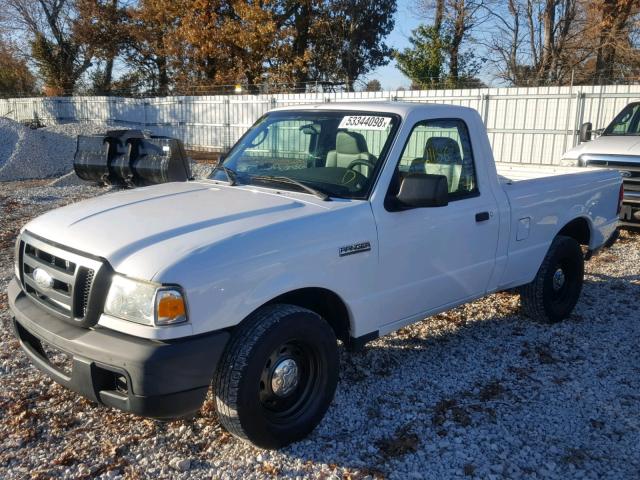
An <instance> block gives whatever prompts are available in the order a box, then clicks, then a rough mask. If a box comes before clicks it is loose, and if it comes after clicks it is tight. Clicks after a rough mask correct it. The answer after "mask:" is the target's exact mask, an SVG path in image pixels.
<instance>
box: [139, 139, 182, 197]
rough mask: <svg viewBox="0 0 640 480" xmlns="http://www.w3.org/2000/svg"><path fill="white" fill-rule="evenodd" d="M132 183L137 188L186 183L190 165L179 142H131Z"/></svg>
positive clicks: (164, 140)
mask: <svg viewBox="0 0 640 480" xmlns="http://www.w3.org/2000/svg"><path fill="white" fill-rule="evenodd" d="M131 156H132V158H133V161H132V167H133V172H134V176H133V178H134V180H133V182H134V183H135V184H136V185H138V186H144V185H155V184H157V183H167V182H186V181H187V180H189V178H191V165H190V163H189V159H188V158H187V155H186V154H185V151H184V147H183V145H182V142H181V141H180V140H176V139H175V138H169V137H150V138H143V139H140V140H139V141H135V142H132V144H131Z"/></svg>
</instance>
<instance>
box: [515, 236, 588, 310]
mask: <svg viewBox="0 0 640 480" xmlns="http://www.w3.org/2000/svg"><path fill="white" fill-rule="evenodd" d="M583 281H584V256H583V254H582V250H581V249H580V245H579V244H578V242H576V241H575V240H574V239H573V238H571V237H565V236H562V235H559V236H557V237H556V238H555V239H554V240H553V242H552V243H551V246H550V247H549V251H548V252H547V255H546V256H545V258H544V260H543V261H542V265H541V266H540V269H539V270H538V273H537V275H536V277H535V278H534V279H533V282H531V283H529V284H527V285H524V286H523V287H521V288H520V303H521V305H522V310H523V311H524V313H525V314H526V315H527V316H528V317H531V318H533V319H534V320H538V321H540V322H543V323H556V322H559V321H561V320H563V319H565V318H567V317H568V316H569V315H570V314H571V312H572V311H573V309H574V307H575V306H576V303H578V298H579V297H580V292H581V291H582V283H583Z"/></svg>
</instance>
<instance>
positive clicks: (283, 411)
mask: <svg viewBox="0 0 640 480" xmlns="http://www.w3.org/2000/svg"><path fill="white" fill-rule="evenodd" d="M338 365H339V362H338V350H337V344H336V337H335V335H334V333H333V330H332V329H331V327H330V326H329V324H328V323H327V322H326V321H325V320H324V319H323V318H322V317H320V316H319V315H318V314H316V313H315V312H312V311H311V310H307V309H305V308H301V307H297V306H294V305H270V306H267V307H265V308H263V309H261V310H259V311H258V312H256V313H255V314H253V315H252V316H251V317H250V318H248V319H247V320H246V321H245V322H243V324H242V325H241V326H240V327H239V330H238V331H237V332H235V333H234V336H233V337H232V339H231V341H230V343H229V345H228V347H227V349H226V351H225V353H224V355H223V358H222V361H221V363H220V366H219V368H218V371H217V373H216V376H215V378H214V384H213V388H214V394H215V397H216V409H217V411H218V417H219V419H220V422H221V423H222V425H223V426H224V427H225V428H226V429H227V430H228V431H229V432H230V433H232V434H233V435H235V436H237V437H239V438H240V439H242V440H245V441H248V442H251V443H253V444H254V445H256V446H258V447H262V448H279V447H283V446H285V445H287V444H289V443H291V442H294V441H296V440H300V439H302V438H304V437H305V436H306V435H308V434H309V433H310V432H311V431H312V430H313V429H314V428H315V427H316V425H317V424H318V423H319V422H320V420H322V417H323V416H324V414H325V412H326V410H327V408H328V407H329V404H330V403H331V401H332V399H333V395H334V392H335V388H336V384H337V381H338Z"/></svg>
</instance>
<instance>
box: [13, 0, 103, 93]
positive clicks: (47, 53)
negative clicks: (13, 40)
mask: <svg viewBox="0 0 640 480" xmlns="http://www.w3.org/2000/svg"><path fill="white" fill-rule="evenodd" d="M0 7H1V8H2V9H3V10H4V11H5V12H7V13H8V14H9V15H8V16H7V17H6V19H7V21H9V22H11V24H12V26H13V28H14V29H17V30H16V31H17V32H19V33H18V34H16V36H17V37H19V38H17V40H18V41H20V42H21V43H22V44H23V46H26V47H27V48H29V49H30V51H31V56H32V59H33V61H34V63H35V64H36V66H37V67H38V69H39V70H40V73H41V75H42V77H43V79H44V81H45V89H46V90H47V91H48V93H51V94H57V95H60V94H65V95H70V94H71V93H72V91H73V89H74V88H75V86H76V83H77V81H78V79H79V78H80V77H81V76H82V74H83V73H84V72H85V71H86V70H87V69H88V68H89V67H90V66H91V58H92V54H91V52H90V48H89V47H88V46H87V45H84V44H82V43H80V42H78V41H76V39H75V38H74V34H73V28H74V23H75V20H76V15H75V4H74V2H72V1H71V0H1V2H0Z"/></svg>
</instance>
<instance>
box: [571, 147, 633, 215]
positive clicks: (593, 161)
mask: <svg viewBox="0 0 640 480" xmlns="http://www.w3.org/2000/svg"><path fill="white" fill-rule="evenodd" d="M580 160H581V163H582V164H583V165H585V166H588V167H599V168H610V169H613V170H618V171H619V172H620V173H621V174H622V184H623V185H624V201H625V203H635V204H639V205H640V157H637V158H635V157H630V156H620V155H618V156H616V155H595V154H590V155H583V156H582V157H580Z"/></svg>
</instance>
